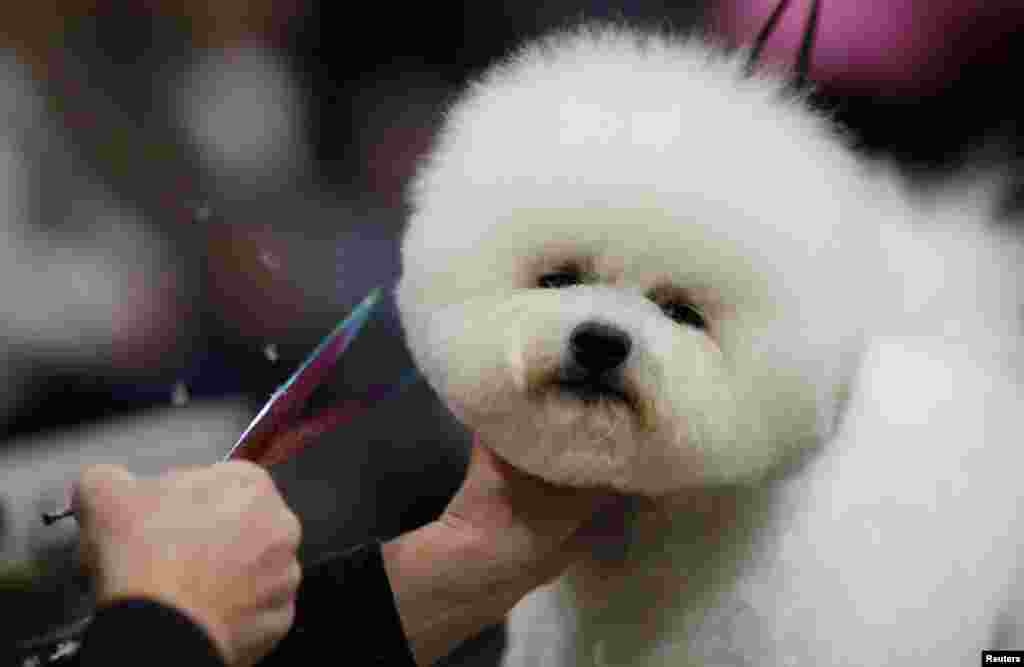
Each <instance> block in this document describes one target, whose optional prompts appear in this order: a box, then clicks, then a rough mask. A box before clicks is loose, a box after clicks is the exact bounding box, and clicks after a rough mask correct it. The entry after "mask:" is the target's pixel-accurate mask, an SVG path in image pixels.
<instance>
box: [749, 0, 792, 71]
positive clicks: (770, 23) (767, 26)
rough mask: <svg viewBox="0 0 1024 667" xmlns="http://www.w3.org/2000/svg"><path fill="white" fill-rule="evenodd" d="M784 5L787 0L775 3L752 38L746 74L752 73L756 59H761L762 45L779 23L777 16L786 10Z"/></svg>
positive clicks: (787, 4)
mask: <svg viewBox="0 0 1024 667" xmlns="http://www.w3.org/2000/svg"><path fill="white" fill-rule="evenodd" d="M786 7H789V0H779V4H777V5H775V9H774V10H772V14H771V16H769V17H768V20H767V21H765V22H764V25H763V26H761V30H760V31H759V32H758V33H757V37H756V38H755V39H754V46H753V48H751V49H750V56H749V57H748V58H747V67H746V71H747V76H751V75H753V74H754V70H756V69H757V61H758V60H760V59H761V52H762V51H764V45H765V43H766V42H767V41H768V38H769V37H771V34H772V33H773V32H775V26H776V25H778V23H779V18H780V17H781V16H782V12H784V11H786Z"/></svg>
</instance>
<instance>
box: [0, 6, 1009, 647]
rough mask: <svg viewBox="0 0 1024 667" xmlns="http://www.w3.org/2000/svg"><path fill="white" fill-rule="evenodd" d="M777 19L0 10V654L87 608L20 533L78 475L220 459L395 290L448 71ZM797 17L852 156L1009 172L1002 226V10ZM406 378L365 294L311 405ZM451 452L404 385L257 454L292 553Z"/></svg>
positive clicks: (62, 533)
mask: <svg viewBox="0 0 1024 667" xmlns="http://www.w3.org/2000/svg"><path fill="white" fill-rule="evenodd" d="M791 4H792V5H793V6H792V7H790V9H789V10H788V11H787V14H786V15H785V18H784V21H783V24H782V25H781V26H780V30H779V32H778V34H777V35H776V36H775V37H773V39H772V40H771V41H770V42H769V44H768V49H767V50H766V53H765V58H766V60H768V61H771V62H774V63H776V64H781V65H785V64H786V63H788V62H791V61H792V59H793V57H794V56H795V53H796V44H797V43H798V41H799V33H800V30H801V29H802V23H803V16H804V15H805V10H806V6H807V3H806V2H793V3H791ZM773 5H774V2H769V1H768V0H764V1H760V2H759V1H757V0H731V1H728V2H725V1H723V2H713V3H705V2H676V3H669V2H656V1H650V2H644V1H640V0H636V1H633V2H629V1H626V0H622V1H619V2H585V1H582V0H580V1H576V2H571V1H569V0H561V1H553V2H534V3H530V2H506V1H499V0H495V1H493V2H483V3H479V2H478V3H470V2H466V3H460V2H450V3H440V4H430V3H427V4H423V3H419V4H415V3H413V4H405V5H399V4H391V3H384V2H382V3H368V4H364V3H348V4H345V3H328V2H322V1H320V2H318V1H315V0H306V1H303V0H221V1H220V2H217V3H209V4H208V3H205V2H201V1H200V0H108V1H104V0H38V1H36V2H33V3H29V4H27V5H24V6H19V7H18V8H13V7H12V8H8V9H7V10H6V12H5V14H6V16H5V21H4V23H5V25H3V26H2V27H0V31H2V32H0V34H2V35H3V42H2V43H0V49H2V50H0V198H2V199H0V236H2V238H0V615H2V617H3V618H4V622H3V623H2V624H0V647H3V646H9V645H12V644H13V643H14V642H15V640H19V639H24V638H27V637H29V636H31V635H36V634H39V633H41V632H44V631H47V630H50V629H53V628H55V627H57V626H59V625H61V624H62V623H66V622H68V621H71V620H74V619H75V618H77V617H78V616H79V615H80V614H81V613H82V611H83V610H85V609H87V608H88V605H89V598H88V587H87V585H86V582H84V581H83V580H82V579H81V578H80V577H77V576H75V575H74V572H75V561H74V551H73V529H71V528H68V527H63V528H57V527H54V528H43V527H41V526H39V525H37V517H38V512H39V511H40V509H53V507H54V506H55V505H56V504H59V503H60V500H61V494H62V493H63V489H64V488H65V486H66V484H67V483H68V482H69V481H70V480H71V479H73V478H74V475H75V473H76V471H77V470H78V467H79V466H81V465H83V464H85V463H90V462H93V461H98V460H106V461H119V462H123V463H125V464H126V465H128V467H129V468H132V469H134V470H138V471H140V472H152V473H155V472H158V471H159V470H161V469H163V468H165V467H167V466H168V465H172V464H176V463H178V462H179V461H180V462H181V463H202V462H209V461H213V460H215V459H216V458H217V456H218V455H219V454H220V453H221V452H223V451H224V449H225V448H226V447H227V446H228V445H229V444H230V442H231V441H232V440H233V438H234V437H237V434H238V433H239V432H240V431H241V428H242V427H243V426H244V424H245V423H246V421H247V420H248V419H249V418H250V417H251V416H252V415H253V414H254V412H255V410H256V409H258V407H259V405H260V404H261V403H262V402H263V401H264V400H266V398H267V397H268V396H269V394H270V393H271V392H272V391H273V389H274V388H275V387H276V386H277V385H278V384H279V383H280V382H282V381H283V380H284V379H285V378H286V377H287V376H288V375H289V374H290V372H291V371H292V370H293V369H294V368H295V366H296V365H297V364H298V363H299V362H300V361H301V360H302V359H303V358H304V357H305V355H306V354H307V353H308V352H309V351H310V350H312V348H313V347H314V346H315V344H316V343H317V342H318V341H319V340H320V338H322V336H323V335H325V334H326V333H327V332H328V331H330V329H331V328H332V327H333V326H334V325H335V324H336V323H337V321H338V320H339V319H340V318H341V317H343V316H344V315H345V314H347V312H348V311H349V310H350V309H351V308H352V306H354V305H355V304H356V303H357V302H358V301H360V300H361V299H362V298H363V297H364V296H365V295H366V293H367V292H368V291H369V290H370V289H371V288H372V287H374V286H376V285H383V286H386V287H388V288H390V287H392V286H393V285H394V283H395V280H396V279H397V276H398V272H399V260H398V240H399V235H400V231H401V224H402V221H403V216H404V213H405V211H404V209H403V199H402V191H403V187H404V185H405V183H406V181H407V180H408V178H409V176H410V175H411V174H412V172H413V169H414V166H415V160H416V158H417V157H418V156H419V155H421V154H422V153H423V151H424V150H425V149H426V148H427V147H428V146H429V143H430V140H431V137H432V135H433V132H434V130H435V128H436V127H437V124H438V122H439V120H440V118H441V113H442V111H443V109H444V108H445V105H446V104H447V103H449V102H450V100H451V98H452V96H453V95H454V94H455V93H457V92H458V91H459V89H460V88H461V87H462V86H464V85H465V83H466V81H467V80H468V79H469V78H471V77H473V76H475V75H476V74H478V73H479V72H481V70H482V69H483V68H485V67H486V66H487V65H488V64H489V63H491V62H492V61H493V60H494V59H495V58H497V57H500V56H501V55H503V54H505V53H507V52H508V50H509V49H511V48H513V47H515V46H516V45H517V44H518V43H520V42H521V41H522V40H523V39H525V38H528V37H531V36H536V35H538V34H541V33H543V32H545V31H547V30H549V29H551V28H552V27H555V26H560V25H564V24H567V23H572V22H575V21H578V20H580V19H583V18H590V19H601V18H605V19H614V20H629V21H631V22H633V23H636V24H640V25H649V26H653V27H658V28H668V29H674V30H679V31H682V32H686V31H690V30H693V29H698V28H702V27H703V28H706V29H708V30H711V31H712V32H714V33H715V34H716V35H718V36H720V37H721V38H722V39H724V40H725V41H726V42H728V43H733V44H737V43H742V44H747V43H749V42H750V40H751V39H752V36H753V35H754V34H755V33H756V32H757V29H758V27H759V26H760V24H761V22H762V21H763V20H764V18H765V17H766V16H767V15H768V14H769V13H770V11H771V8H772V6H773ZM821 20H822V23H821V29H820V31H819V45H818V46H817V47H816V51H815V58H816V60H815V65H814V67H813V68H812V78H813V79H815V80H816V81H817V82H818V84H819V86H820V88H819V90H818V92H817V93H816V94H815V98H814V101H815V104H818V105H820V106H821V108H823V109H825V110H827V111H828V112H829V113H830V114H831V115H832V116H834V117H835V118H836V120H838V121H839V122H840V123H842V124H843V125H845V126H846V127H847V128H848V129H849V130H850V132H851V135H852V136H853V137H854V138H855V139H856V143H857V147H858V150H861V151H863V152H864V153H865V154H869V155H872V156H877V157H885V158H890V159H893V160H895V161H896V162H897V163H898V164H900V165H901V166H902V167H903V168H904V170H905V172H906V173H907V174H908V175H909V176H912V177H913V178H914V179H916V180H917V181H920V182H922V183H924V182H928V181H930V180H933V179H935V178H941V177H943V176H945V175H948V174H949V173H952V171H953V170H955V169H956V168H958V167H961V166H963V164H964V163H965V160H966V159H967V158H968V156H973V157H977V155H979V153H978V152H976V151H975V152H972V151H974V149H976V148H977V147H979V146H980V147H982V148H983V149H984V152H983V153H982V154H983V155H984V156H986V157H987V158H989V159H990V160H992V161H993V162H994V163H996V164H998V165H1001V166H1003V167H1004V168H1005V169H1006V170H1007V171H1008V173H1010V174H1014V175H1015V176H1014V178H1015V180H1014V183H1015V185H1016V186H1017V187H1015V188H1014V189H1012V190H1011V191H1010V192H1008V193H1007V197H1006V201H1005V210H1006V212H1008V213H1012V212H1015V211H1018V210H1019V206H1020V203H1021V199H1020V194H1021V188H1020V187H1019V184H1020V183H1021V180H1020V174H1021V171H1020V169H1019V168H1018V164H1019V160H1020V157H1021V151H1022V133H1021V113H1020V107H1019V106H1018V105H1017V102H1016V98H1015V95H1014V94H1013V93H1014V92H1015V91H1014V86H1013V85H1012V82H1013V81H1015V80H1017V79H1018V77H1017V74H1018V73H1019V71H1020V68H1021V66H1022V65H1024V57H1022V56H1024V54H1022V48H1024V40H1022V39H1019V37H1020V36H1021V32H1022V30H1021V28H1022V27H1024V10H1022V9H1021V8H1020V7H1019V5H1018V3H1012V2H981V0H973V1H972V0H967V1H963V2H956V1H955V0H941V1H927V0H902V2H888V1H886V2H881V0H872V1H871V2H867V1H859V2H854V1H853V0H842V1H840V0H823V5H822V14H821ZM1014 36H1016V37H1018V39H1014ZM514 129H515V128H510V131H514ZM798 189H799V184H794V190H795V191H798ZM410 365H411V359H410V357H409V354H408V352H407V350H406V348H405V346H404V343H403V342H402V338H401V330H400V327H399V325H398V321H397V314H396V312H395V308H394V303H393V301H392V300H391V299H390V298H388V299H387V300H386V303H385V304H384V307H382V308H381V309H380V312H379V313H378V314H377V315H375V316H374V318H373V319H372V321H371V323H370V325H369V326H368V327H367V329H366V330H365V332H364V333H363V334H362V335H361V337H360V338H359V339H358V340H357V341H356V343H355V344H354V345H353V347H352V349H351V350H350V352H349V353H348V354H347V355H346V357H345V358H344V359H343V361H342V362H341V364H340V367H339V368H338V370H337V373H336V377H335V378H334V379H333V380H332V382H331V383H330V385H329V386H327V387H325V388H324V390H323V391H322V396H318V398H317V402H318V403H319V404H326V403H327V402H329V401H332V400H336V399H338V398H341V397H346V396H353V395H358V394H359V393H360V391H361V390H363V389H364V388H365V387H367V386H368V385H370V384H375V383H381V382H388V381H397V380H398V377H399V376H400V375H401V373H402V372H403V371H404V370H405V369H407V368H408V367H409V366H410ZM396 415H400V416H401V418H400V419H395V416H396ZM468 443H469V437H468V434H467V433H466V432H465V431H464V429H462V428H461V427H460V426H459V425H458V424H457V423H456V422H455V420H454V419H453V418H452V417H451V416H450V415H449V414H448V412H447V410H446V409H445V408H444V407H443V406H442V405H441V404H440V403H439V402H438V401H437V399H436V397H435V396H434V395H433V393H432V392H431V391H430V390H429V389H428V388H427V387H426V386H425V385H424V384H423V383H422V382H420V383H418V384H417V385H415V386H413V387H412V388H411V389H409V390H407V391H406V392H404V393H403V394H402V395H400V396H399V397H397V398H395V399H393V400H390V401H388V402H387V403H384V404H379V405H376V406H374V407H373V408H371V409H370V410H368V411H367V412H365V413H364V414H363V415H361V416H360V417H358V418H357V419H355V420H354V421H353V422H352V423H351V424H349V425H346V426H345V427H343V428H341V429H339V430H337V431H336V432H333V433H330V434H327V435H326V436H324V437H323V438H322V442H320V443H318V444H317V446H316V447H314V448H312V449H311V450H309V451H308V452H307V453H305V454H304V455H303V456H301V457H299V458H298V459H296V460H294V461H291V462H289V463H287V464H284V465H281V466H278V467H277V468H276V469H275V470H274V475H275V477H276V478H277V480H278V481H279V483H280V485H281V487H282V489H283V491H284V493H285V495H286V497H287V498H288V499H289V501H290V502H291V503H292V504H293V506H294V507H295V509H296V511H297V512H298V513H299V514H300V516H302V518H303V520H304V522H305V524H306V541H305V543H304V545H303V551H302V557H303V559H304V560H307V561H308V560H310V559H315V558H316V557H318V556H320V555H323V554H325V553H327V552H329V551H333V550H337V549H342V548H345V547H347V546H350V545H352V544H355V543H357V542H360V541H363V540H365V539H368V538H369V537H380V538H382V539H387V538H390V537H393V536H395V535H397V534H399V533H401V532H405V531H408V530H411V529H413V528H416V527H417V526H420V525H422V524H424V523H426V522H428V521H430V520H431V519H433V518H434V517H436V516H437V515H438V514H439V513H440V512H441V510H442V509H443V508H444V506H445V504H446V502H447V500H448V499H449V498H450V496H451V495H452V494H453V493H454V491H455V490H456V489H457V488H458V485H459V483H460V482H461V479H462V475H463V473H464V469H465V464H466V461H467V454H468V449H467V448H468ZM15 609H16V610H17V613H13V612H12V610H15ZM502 642H503V635H502V632H501V628H495V629H493V630H492V631H489V632H487V633H485V635H484V636H482V637H480V638H478V639H477V640H474V641H471V642H469V643H467V644H466V645H465V646H464V647H462V648H461V649H460V650H459V651H458V652H457V653H456V654H455V655H453V656H451V657H450V658H449V660H448V662H447V664H451V665H456V664H465V665H481V664H494V663H495V662H496V660H497V656H498V653H499V652H500V649H501V646H502Z"/></svg>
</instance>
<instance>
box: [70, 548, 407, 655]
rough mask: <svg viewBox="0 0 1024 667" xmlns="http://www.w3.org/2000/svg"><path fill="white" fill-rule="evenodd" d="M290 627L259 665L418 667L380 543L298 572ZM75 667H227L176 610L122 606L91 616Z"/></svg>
mask: <svg viewBox="0 0 1024 667" xmlns="http://www.w3.org/2000/svg"><path fill="white" fill-rule="evenodd" d="M295 609H296V611H295V623H294V624H293V625H292V628H291V630H290V631H289V632H288V635H287V636H286V637H285V638H284V639H283V640H282V641H281V642H280V643H279V644H278V645H277V647H276V648H275V649H274V651H273V652H272V653H271V654H270V655H268V656H267V657H266V658H265V659H264V660H263V661H262V662H261V663H260V665H261V666H266V667H271V666H276V665H302V664H306V663H307V661H308V660H310V659H312V658H317V660H316V662H317V663H320V662H322V661H323V657H322V656H334V657H336V659H337V662H338V664H345V665H353V666H356V665H387V666H388V667H416V662H415V660H414V659H413V654H412V650H411V649H410V648H409V642H408V640H407V639H406V637H405V633H404V631H403V630H402V625H401V620H400V618H399V616H398V609H397V607H396V606H395V598H394V594H393V593H392V590H391V584H390V582H389V581H388V578H387V573H386V572H385V570H384V561H383V559H382V558H381V543H380V541H374V542H371V543H368V544H363V545H360V546H357V547H354V548H352V549H350V550H348V551H346V552H342V553H337V554H332V555H331V556H329V557H327V558H325V559H323V560H321V561H320V562H319V563H317V564H316V565H314V566H313V567H311V568H308V569H307V570H306V571H305V572H304V576H303V580H302V583H301V585H300V586H299V592H298V597H297V599H296V605H295ZM77 658H78V660H77V661H76V663H75V664H78V665H80V666H81V667H99V666H100V665H103V666H106V665H127V664H134V665H143V666H144V667H163V666H164V665H167V666H168V667H170V666H171V665H174V666H175V667H178V666H181V665H188V666H189V667H225V663H224V660H223V659H222V658H221V657H220V655H219V654H218V653H217V650H216V648H215V647H214V644H213V643H212V641H211V640H210V639H209V637H207V635H206V633H205V632H204V631H203V630H202V629H201V628H200V627H199V626H197V625H195V624H194V623H193V622H192V621H191V620H190V619H189V618H188V617H186V616H185V615H184V614H182V613H180V612H178V611H177V610H175V609H173V608H171V607H167V606H164V605H162V604H160V603H157V602H152V601H149V600H126V601H122V602H119V603H117V604H114V605H111V606H109V607H105V608H103V609H100V610H98V611H97V613H96V616H95V618H94V619H93V622H92V624H91V625H90V626H89V629H88V630H87V631H86V633H85V635H84V637H83V638H82V647H81V650H80V651H79V652H78V655H77Z"/></svg>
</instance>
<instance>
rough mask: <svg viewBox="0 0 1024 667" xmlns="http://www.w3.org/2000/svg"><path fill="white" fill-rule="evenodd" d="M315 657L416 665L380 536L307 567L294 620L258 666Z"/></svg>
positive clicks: (399, 666)
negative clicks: (385, 561)
mask: <svg viewBox="0 0 1024 667" xmlns="http://www.w3.org/2000/svg"><path fill="white" fill-rule="evenodd" d="M313 655H328V656H331V655H334V656H337V657H338V658H339V659H342V658H343V661H344V664H346V665H352V666H353V667H359V666H361V665H378V666H387V667H416V661H415V659H414V658H413V654H412V649H411V648H410V647H409V642H408V640H407V639H406V637H405V632H404V631H403V629H402V621H401V619H400V617H399V616H398V607H397V606H396V605H395V597H394V593H393V592H392V590H391V583H390V582H389V581H388V577H387V572H386V571H385V570H384V560H383V558H382V556H381V542H380V540H374V541H373V542H370V543H368V544H362V545H359V546H356V547H353V548H352V549H349V550H348V551H344V552H341V553H335V554H331V555H330V556H328V557H326V558H324V559H322V560H320V561H319V562H317V563H316V564H315V565H313V566H312V567H310V568H307V569H306V571H305V572H304V574H303V580H302V583H301V584H300V586H299V593H298V598H297V601H296V605H295V623H294V624H293V625H292V629H291V631H289V633H288V635H287V636H286V637H285V638H284V639H283V640H282V641H281V643H279V644H278V645H277V647H276V648H275V649H274V650H273V652H271V654H270V655H269V656H267V657H266V658H265V659H264V660H263V662H261V663H260V667H273V666H277V665H282V666H283V665H300V664H304V661H303V658H304V657H305V658H309V657H310V656H313Z"/></svg>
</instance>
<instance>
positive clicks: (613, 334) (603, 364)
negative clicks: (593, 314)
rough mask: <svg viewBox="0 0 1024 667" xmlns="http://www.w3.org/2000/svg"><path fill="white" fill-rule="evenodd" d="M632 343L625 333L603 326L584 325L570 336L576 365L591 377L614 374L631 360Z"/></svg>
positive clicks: (570, 346) (607, 325)
mask: <svg viewBox="0 0 1024 667" xmlns="http://www.w3.org/2000/svg"><path fill="white" fill-rule="evenodd" d="M631 347H632V342H631V341H630V340H629V334H627V333H626V332H625V331H623V330H622V329H619V328H618V327H614V326H612V325H610V324H604V323H602V322H584V323H583V324H581V325H579V326H577V327H576V328H575V329H573V332H572V335H571V336H569V351H570V353H571V354H572V359H573V361H574V362H575V363H576V364H578V365H579V366H580V368H582V369H583V370H585V371H586V372H588V373H593V374H595V375H596V374H599V373H605V372H607V371H610V370H614V369H615V368H618V367H619V366H620V365H622V362H624V361H625V360H626V357H628V356H629V350H630V348H631Z"/></svg>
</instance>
